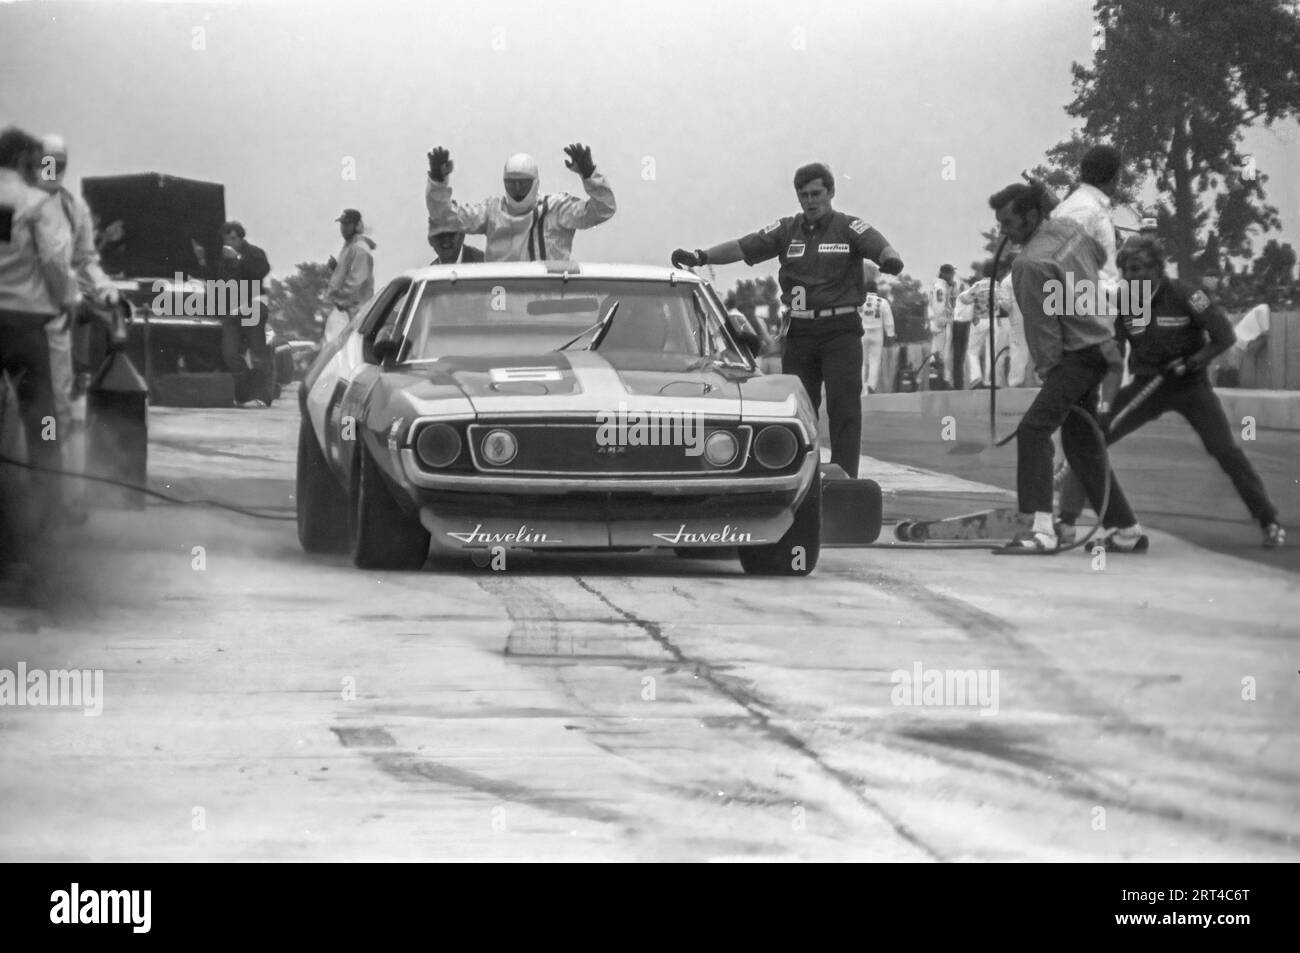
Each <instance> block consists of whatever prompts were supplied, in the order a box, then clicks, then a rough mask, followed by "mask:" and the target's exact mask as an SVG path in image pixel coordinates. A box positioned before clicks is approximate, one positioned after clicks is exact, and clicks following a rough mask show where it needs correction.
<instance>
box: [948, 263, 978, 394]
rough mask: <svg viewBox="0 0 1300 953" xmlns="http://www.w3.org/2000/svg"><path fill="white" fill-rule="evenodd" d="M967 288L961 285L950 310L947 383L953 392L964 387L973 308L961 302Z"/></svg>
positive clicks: (966, 302) (970, 304)
mask: <svg viewBox="0 0 1300 953" xmlns="http://www.w3.org/2000/svg"><path fill="white" fill-rule="evenodd" d="M968 287H969V285H966V283H965V282H963V283H962V288H961V290H960V291H958V293H957V297H956V301H955V303H954V305H953V310H952V341H951V343H950V344H949V345H948V351H949V352H950V357H951V358H952V360H950V361H949V362H948V383H950V384H951V385H952V389H953V390H963V389H965V387H966V343H967V341H968V340H970V324H971V312H972V311H973V310H974V307H975V306H974V304H973V303H971V302H969V301H965V302H964V301H962V295H964V294H965V293H966V290H967V288H968Z"/></svg>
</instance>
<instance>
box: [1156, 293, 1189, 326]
mask: <svg viewBox="0 0 1300 953" xmlns="http://www.w3.org/2000/svg"><path fill="white" fill-rule="evenodd" d="M1197 294H1200V292H1199V291H1198V292H1197ZM1191 323H1192V319H1191V318H1189V317H1188V316H1187V315H1185V314H1161V315H1157V316H1156V325H1157V326H1158V327H1162V328H1185V327H1187V325H1189V324H1191Z"/></svg>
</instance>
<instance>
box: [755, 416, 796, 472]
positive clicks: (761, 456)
mask: <svg viewBox="0 0 1300 953" xmlns="http://www.w3.org/2000/svg"><path fill="white" fill-rule="evenodd" d="M798 452H799V440H798V438H797V437H795V435H794V433H793V432H792V431H791V430H790V428H789V427H782V426H780V425H779V424H773V425H772V426H770V427H764V428H763V429H762V430H760V431H759V432H758V436H757V437H756V438H755V439H754V459H756V460H757V461H758V462H759V463H761V464H762V465H763V466H765V467H767V468H768V469H769V470H780V469H781V468H782V467H788V466H789V465H790V462H791V461H792V460H794V457H795V454H797V453H798Z"/></svg>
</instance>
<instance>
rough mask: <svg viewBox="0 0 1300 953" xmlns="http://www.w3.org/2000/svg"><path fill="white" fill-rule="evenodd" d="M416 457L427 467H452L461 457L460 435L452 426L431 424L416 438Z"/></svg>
mask: <svg viewBox="0 0 1300 953" xmlns="http://www.w3.org/2000/svg"><path fill="white" fill-rule="evenodd" d="M415 455H416V456H417V457H419V458H420V462H421V463H423V464H424V465H425V466H429V467H448V466H451V464H452V463H453V462H455V460H456V458H457V457H459V456H460V434H458V433H457V432H456V428H455V427H453V426H451V425H450V424H429V426H427V427H425V428H424V429H423V430H421V431H420V435H419V436H418V437H416V438H415Z"/></svg>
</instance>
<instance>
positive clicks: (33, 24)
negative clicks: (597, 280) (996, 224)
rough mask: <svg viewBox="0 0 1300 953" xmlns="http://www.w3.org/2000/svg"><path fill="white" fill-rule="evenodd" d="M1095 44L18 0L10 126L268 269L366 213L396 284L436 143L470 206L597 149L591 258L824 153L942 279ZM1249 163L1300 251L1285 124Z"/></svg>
mask: <svg viewBox="0 0 1300 953" xmlns="http://www.w3.org/2000/svg"><path fill="white" fill-rule="evenodd" d="M1091 56H1092V18H1091V3H1090V2H1087V0H949V2H935V0H899V2H894V0H887V2H863V0H845V2H837V3H816V2H813V3H807V2H800V3H794V2H786V3H778V2H769V0H760V2H752V3H740V2H716V0H714V2H707V3H680V2H671V0H670V2H658V0H656V2H650V0H610V2H607V3H601V2H598V0H582V2H567V0H565V2H560V0H541V2H538V0H517V2H478V3H448V2H443V0H425V2H420V3H396V2H371V0H367V2H354V3H336V2H319V3H317V2H298V3H286V2H260V3H224V4H211V3H181V4H175V3H171V4H162V3H152V2H114V0H103V2H94V3H90V2H85V3H63V2H52V3H20V4H10V5H3V6H0V77H2V80H0V125H8V124H11V123H12V124H17V125H19V126H21V127H23V128H26V129H28V130H29V131H31V132H34V133H41V132H47V131H52V132H59V133H62V134H63V135H64V136H65V138H66V139H67V141H68V144H69V152H70V166H69V179H70V182H71V184H72V185H73V186H74V187H76V186H77V185H78V180H79V178H80V176H83V175H110V174H121V173H133V172H144V171H157V172H165V173H169V174H172V175H179V176H187V177H191V178H198V179H205V180H209V181H214V182H220V183H222V184H223V185H224V186H225V194H226V210H227V215H228V216H229V217H231V218H237V219H239V220H241V221H242V222H243V223H244V224H245V226H246V227H247V229H248V238H249V240H250V241H252V242H254V243H255V244H258V245H261V246H262V247H263V248H265V249H266V251H267V253H268V255H269V257H270V260H271V263H272V266H273V268H274V270H275V272H276V273H277V274H284V273H287V272H290V271H292V268H293V265H294V264H295V263H297V262H299V261H305V260H314V261H322V260H324V259H325V258H326V257H328V256H329V255H330V254H333V253H335V252H337V250H338V246H339V244H340V239H339V236H338V231H337V227H338V226H337V225H336V224H335V223H334V221H333V220H334V219H335V218H336V217H337V216H338V214H339V212H340V211H341V210H342V209H343V208H344V207H355V208H359V209H360V210H361V211H362V212H363V214H364V215H365V218H366V220H367V224H368V227H369V229H370V231H371V233H372V234H373V236H374V237H375V238H376V240H377V241H378V242H379V248H378V250H377V252H376V262H377V266H378V270H379V277H380V279H385V278H387V277H390V276H391V275H393V274H395V273H396V272H398V271H401V270H403V269H406V268H409V267H414V266H416V265H420V264H423V263H426V262H427V261H428V259H429V258H430V257H431V254H430V251H429V249H428V246H427V243H426V240H425V208H424V182H425V172H426V170H427V160H426V158H425V154H426V152H427V151H428V150H429V149H430V148H431V147H432V146H434V145H439V144H440V145H444V146H446V147H447V148H448V149H450V150H451V154H452V158H453V159H454V161H455V163H456V171H455V173H454V174H453V176H452V180H451V181H452V185H453V187H454V188H455V194H456V195H457V197H459V198H461V199H462V200H478V199H481V198H483V197H486V196H488V195H491V194H500V191H501V167H502V164H503V162H504V160H505V158H506V157H507V156H508V155H509V154H510V153H513V152H516V151H526V152H531V153H532V154H533V155H535V156H536V157H537V159H538V162H539V164H540V167H541V177H542V190H543V192H546V191H569V192H576V193H578V194H581V192H582V188H581V183H580V181H579V180H578V178H577V176H576V175H574V174H573V173H571V172H569V171H568V170H566V169H565V167H564V155H563V153H562V149H563V147H564V146H565V145H566V144H567V143H569V142H573V141H575V140H581V141H584V142H586V143H587V144H589V145H590V146H591V147H592V151H593V157H594V158H595V160H596V163H597V165H598V167H599V169H600V171H601V172H603V173H604V174H605V175H606V176H607V177H608V178H609V180H610V183H611V185H612V187H613V189H614V192H615V195H616V197H617V200H618V214H617V215H616V216H615V217H614V218H613V219H612V220H610V221H609V222H607V223H606V224H604V225H601V226H599V227H598V228H597V229H595V230H593V231H588V232H584V233H579V235H578V236H577V238H576V239H575V242H574V255H575V257H576V258H578V259H580V260H581V259H589V260H606V261H628V262H646V263H662V264H666V263H667V261H668V256H669V253H670V252H671V250H672V249H673V248H674V247H676V246H678V245H684V246H686V247H690V248H694V247H697V246H707V245H711V244H714V243H716V242H719V241H722V240H724V239H727V238H734V237H738V236H740V235H742V234H745V233H746V232H749V231H752V230H754V229H756V228H758V227H761V226H762V225H764V224H766V223H768V222H770V221H772V220H773V219H775V218H777V217H779V216H782V215H789V214H792V213H794V212H796V211H798V207H797V204H796V202H795V199H794V193H793V186H792V184H791V178H792V175H793V171H794V169H795V168H796V167H797V166H798V165H800V164H802V163H805V162H809V161H815V160H819V161H824V162H826V163H828V164H829V165H830V167H831V169H832V170H833V171H834V173H835V174H836V176H837V195H836V199H835V206H836V207H837V208H839V209H841V210H843V211H846V212H851V213H853V214H856V215H860V216H862V217H863V218H865V219H867V220H868V221H869V222H870V223H871V224H873V225H874V226H876V227H877V228H878V229H880V230H881V231H882V232H883V233H884V234H885V236H886V237H887V238H888V239H889V240H890V242H891V243H892V244H893V245H894V246H895V247H896V248H897V249H898V250H899V251H900V253H901V254H902V256H903V259H904V260H905V262H906V263H907V271H908V273H910V274H913V275H916V276H918V277H920V278H922V279H924V280H926V281H927V283H928V279H930V278H932V277H933V276H934V274H935V272H936V271H937V270H938V267H939V265H940V264H941V263H943V262H944V261H951V262H953V263H954V264H956V265H957V266H958V269H959V272H962V273H964V272H965V270H966V266H967V265H968V264H969V263H970V262H971V261H972V260H973V259H975V258H977V257H979V256H980V254H981V252H980V241H979V231H980V229H982V228H986V227H988V226H989V225H990V224H991V213H990V212H989V210H988V208H987V207H986V204H985V203H986V200H987V197H988V195H989V194H990V193H992V192H993V191H995V190H996V189H997V188H999V187H1001V186H1002V185H1005V184H1006V183H1008V182H1011V181H1014V180H1016V179H1017V178H1018V176H1019V173H1020V170H1021V169H1023V168H1027V167H1030V166H1032V165H1034V164H1035V163H1037V162H1039V161H1041V158H1042V154H1043V151H1044V150H1045V149H1046V148H1047V147H1048V146H1050V145H1052V144H1053V143H1055V142H1057V141H1058V140H1060V139H1062V138H1065V137H1066V136H1068V134H1069V131H1070V129H1071V128H1072V126H1073V125H1074V123H1073V121H1072V120H1071V119H1070V118H1069V117H1068V116H1066V114H1065V112H1064V110H1063V108H1062V107H1063V106H1064V105H1065V104H1066V103H1068V102H1069V101H1070V99H1071V98H1072V91H1071V86H1070V63H1071V61H1073V60H1081V61H1085V62H1086V61H1089V60H1090V59H1091ZM1246 151H1253V152H1254V154H1255V156H1256V159H1257V163H1258V166H1259V168H1260V169H1261V170H1262V171H1263V172H1265V173H1267V174H1269V175H1270V176H1271V181H1270V182H1269V183H1268V186H1267V189H1268V197H1269V200H1270V201H1271V202H1272V203H1273V204H1275V205H1277V206H1278V207H1279V208H1280V209H1281V212H1282V221H1283V233H1282V235H1281V237H1282V238H1283V239H1284V240H1288V241H1291V242H1292V243H1293V244H1296V245H1300V133H1297V129H1296V126H1295V124H1293V123H1288V124H1287V125H1286V126H1284V127H1278V128H1276V129H1275V130H1272V131H1264V130H1261V131H1258V132H1252V133H1250V134H1249V135H1248V136H1247V140H1246ZM352 167H354V168H355V178H354V179H350V178H345V172H346V171H347V170H348V169H349V168H352ZM945 169H947V170H949V176H948V178H945V177H944V171H945ZM954 172H955V178H954V177H953V173H954ZM471 241H473V242H475V243H476V244H478V245H479V247H482V238H478V239H472V240H471ZM1262 244H1263V243H1262V241H1257V242H1256V248H1257V250H1258V249H1259V248H1261V247H1262ZM774 270H775V269H773V268H770V267H760V268H756V269H749V268H746V267H745V266H743V265H732V266H727V267H725V268H720V269H718V279H719V283H720V284H723V285H726V286H730V285H731V284H732V283H733V282H734V280H735V279H736V278H739V277H744V276H748V275H754V274H764V273H769V272H774Z"/></svg>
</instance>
